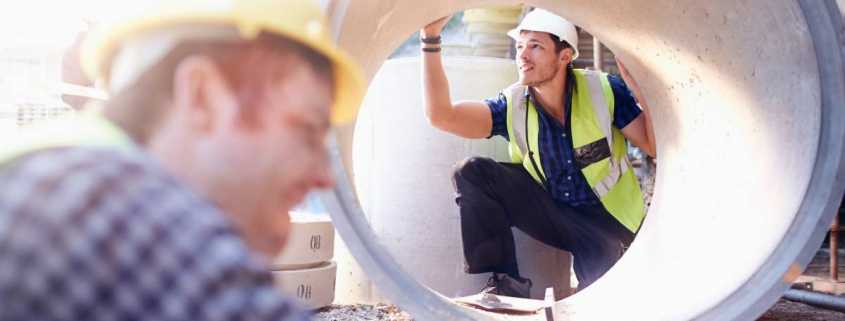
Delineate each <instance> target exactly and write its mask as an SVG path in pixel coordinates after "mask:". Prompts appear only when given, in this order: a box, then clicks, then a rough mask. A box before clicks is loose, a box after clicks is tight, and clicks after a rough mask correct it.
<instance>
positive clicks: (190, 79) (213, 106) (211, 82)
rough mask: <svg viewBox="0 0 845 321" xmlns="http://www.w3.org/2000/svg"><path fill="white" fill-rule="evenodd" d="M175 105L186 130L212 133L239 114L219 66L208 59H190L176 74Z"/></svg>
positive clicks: (174, 77) (185, 61)
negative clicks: (181, 116)
mask: <svg viewBox="0 0 845 321" xmlns="http://www.w3.org/2000/svg"><path fill="white" fill-rule="evenodd" d="M173 104H174V107H175V108H176V109H177V113H180V114H182V115H184V116H186V117H185V119H186V120H187V123H186V124H185V125H186V126H191V127H193V128H195V129H199V130H202V131H213V130H214V129H215V128H217V127H218V126H221V125H222V124H224V123H227V122H229V121H230V120H231V119H232V118H230V117H232V116H235V115H236V114H237V103H236V100H235V97H234V94H233V92H232V90H231V89H230V87H229V85H228V83H227V82H226V80H225V78H224V77H223V74H222V73H221V71H220V69H219V68H218V67H217V64H216V63H215V62H214V61H213V60H211V59H210V58H208V57H205V56H200V55H194V56H189V57H187V58H185V59H183V60H182V61H180V62H179V63H178V65H177V66H176V70H175V72H174V74H173Z"/></svg>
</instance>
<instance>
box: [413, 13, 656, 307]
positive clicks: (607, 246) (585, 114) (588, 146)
mask: <svg viewBox="0 0 845 321" xmlns="http://www.w3.org/2000/svg"><path fill="white" fill-rule="evenodd" d="M447 21H448V18H443V19H440V20H438V21H435V22H433V23H431V24H429V25H427V26H426V27H424V28H423V29H422V30H421V32H420V33H421V36H422V42H423V49H422V50H423V81H424V84H423V87H424V88H423V90H424V100H425V106H426V115H427V116H428V118H429V120H430V122H431V124H432V125H434V126H435V127H437V128H439V129H441V130H444V131H447V132H450V133H453V134H455V135H458V136H461V137H465V138H474V139H478V138H489V137H492V136H502V137H504V138H505V139H507V140H508V141H509V151H510V155H511V162H509V163H499V162H496V161H494V160H492V159H489V158H481V157H474V158H470V159H467V160H465V161H464V162H462V163H461V164H459V166H458V167H457V169H456V171H455V173H454V183H455V189H456V191H457V197H456V202H457V204H458V207H459V208H460V215H461V234H462V239H463V247H464V249H463V250H464V257H465V259H466V271H467V273H473V274H475V273H488V272H492V273H493V275H492V277H491V278H490V281H489V282H488V288H487V289H485V291H487V292H491V293H495V294H502V295H507V296H517V297H528V296H529V294H530V288H531V281H530V280H529V279H527V278H524V277H523V276H522V275H520V273H519V269H518V265H517V262H516V253H515V247H514V240H513V234H512V232H511V227H516V228H519V229H520V230H522V231H524V232H526V233H527V234H528V235H530V236H531V237H533V238H535V239H537V240H540V241H542V242H543V243H546V244H548V245H551V246H554V247H557V248H560V249H563V250H566V251H569V252H571V253H572V255H573V258H574V269H575V274H576V276H577V277H578V281H579V288H580V289H583V288H584V287H586V286H588V285H590V284H591V283H593V282H594V281H595V280H596V279H598V278H599V277H601V276H602V275H603V274H604V273H605V272H606V271H607V270H608V269H610V267H611V266H613V264H614V263H616V261H617V260H618V259H619V258H620V257H621V255H622V253H623V251H624V248H625V247H626V246H627V245H628V244H630V242H631V241H632V240H633V238H634V234H635V233H636V232H637V230H638V229H639V226H640V223H641V222H642V219H643V217H644V216H645V213H644V206H643V199H642V192H641V191H640V188H639V184H638V182H637V178H636V177H635V176H634V173H633V168H632V167H631V165H630V163H629V161H628V158H627V143H626V140H629V141H631V142H632V143H633V144H634V145H636V146H638V147H640V148H642V149H643V150H644V151H645V152H646V153H648V154H649V155H651V156H654V155H655V149H654V146H655V145H654V138H653V134H652V128H651V121H650V119H649V115H648V113H647V112H642V111H641V110H640V107H639V106H638V105H637V101H636V100H635V99H634V97H633V95H632V94H631V91H629V89H628V86H631V88H632V89H633V91H634V92H635V93H637V96H641V95H639V93H638V91H639V89H638V87H637V86H636V84H635V83H634V82H633V81H632V79H631V78H630V77H629V76H628V75H627V71H625V69H624V67H623V66H622V65H621V64H620V69H621V70H622V75H623V77H624V78H625V80H626V82H627V84H628V86H626V83H625V82H622V80H620V79H618V78H616V77H613V76H609V75H607V74H604V73H600V72H594V71H587V70H580V69H573V67H572V61H573V60H574V59H575V58H576V57H577V56H578V50H577V48H578V34H577V31H576V29H575V26H574V25H573V24H572V23H570V22H569V21H566V20H565V19H563V18H561V17H559V16H556V15H554V14H552V13H550V12H548V11H545V10H542V9H536V10H534V11H531V12H530V13H528V14H527V15H526V17H525V18H524V19H523V20H522V22H521V23H520V25H519V26H518V27H517V28H516V29H514V30H511V31H510V32H509V33H508V35H509V36H510V37H511V38H513V39H514V40H515V41H516V63H517V66H518V67H519V82H518V83H516V84H514V85H512V86H511V87H509V88H506V89H504V90H502V91H501V92H500V93H499V94H498V95H497V96H495V97H493V98H490V99H487V100H485V101H459V102H452V101H451V100H450V98H449V83H448V80H447V79H446V75H445V73H444V71H443V66H442V61H441V57H440V53H439V52H440V32H441V30H442V29H443V26H444V25H445V24H446V22H447ZM639 102H640V104H642V105H643V107H645V108H647V106H645V103H644V101H643V100H642V99H640V100H639ZM646 111H647V109H646Z"/></svg>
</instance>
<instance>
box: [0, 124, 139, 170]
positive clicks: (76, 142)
mask: <svg viewBox="0 0 845 321" xmlns="http://www.w3.org/2000/svg"><path fill="white" fill-rule="evenodd" d="M0 146H3V148H2V149H0V169H2V168H3V167H5V166H4V165H8V164H9V163H10V162H12V161H13V160H15V159H17V158H19V157H21V156H24V155H27V154H29V153H32V152H37V151H39V150H45V149H50V148H58V147H74V146H90V147H115V148H127V149H128V148H135V147H134V146H135V145H134V143H133V142H132V140H131V139H130V138H129V136H127V135H126V133H125V132H123V130H121V129H120V128H118V127H117V126H115V125H114V124H113V123H112V122H110V121H109V120H107V119H106V118H105V117H103V116H102V115H100V114H98V113H86V114H82V115H79V116H71V117H69V118H68V119H63V120H55V121H47V122H44V123H42V124H39V125H35V126H34V127H32V128H27V129H24V130H23V131H22V133H21V135H18V136H16V137H6V138H2V139H0Z"/></svg>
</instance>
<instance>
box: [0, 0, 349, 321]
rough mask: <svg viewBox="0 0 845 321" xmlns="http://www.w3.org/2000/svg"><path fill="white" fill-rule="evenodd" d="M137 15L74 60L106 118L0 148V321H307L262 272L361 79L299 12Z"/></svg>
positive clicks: (200, 6) (290, 0)
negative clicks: (98, 95)
mask: <svg viewBox="0 0 845 321" xmlns="http://www.w3.org/2000/svg"><path fill="white" fill-rule="evenodd" d="M141 7H143V8H142V9H141V10H138V11H131V13H132V14H133V16H131V17H124V18H123V19H120V21H117V22H115V24H108V23H106V24H104V25H102V26H103V28H102V29H99V30H92V31H91V33H90V34H89V35H88V39H87V40H86V42H85V44H84V45H83V53H82V56H83V57H82V62H83V66H84V67H85V70H86V73H87V74H88V75H89V76H91V79H98V80H99V81H101V82H102V83H104V84H107V85H108V90H109V92H110V94H111V98H110V99H109V100H108V101H107V102H105V106H104V107H103V110H102V112H96V111H94V110H93V109H90V113H85V114H84V115H78V116H76V117H73V118H71V119H67V120H62V121H58V122H55V123H50V124H46V125H47V126H45V127H43V128H33V129H32V130H31V131H28V132H26V133H24V135H23V138H20V137H16V139H11V138H3V142H2V143H0V146H3V149H2V151H0V258H2V264H0V320H212V319H213V320H306V319H307V318H308V316H307V313H304V312H303V311H302V310H301V309H300V308H298V307H296V306H295V305H294V304H292V303H291V301H290V300H288V299H287V298H285V297H283V296H282V295H281V294H280V293H278V289H277V288H276V287H275V286H274V284H273V277H272V275H271V274H270V272H269V270H268V268H267V266H268V264H267V263H268V262H267V261H268V259H269V258H270V257H272V256H276V255H278V254H279V252H280V250H281V249H282V248H283V246H284V244H285V242H286V239H287V235H288V229H289V225H290V222H289V217H288V210H289V209H290V208H291V207H293V206H294V205H296V204H297V203H299V202H300V201H301V200H302V199H303V197H304V196H305V195H306V193H307V192H308V191H309V190H311V189H314V188H327V187H330V186H332V184H333V178H332V176H331V174H330V171H329V170H330V169H329V166H328V165H329V158H328V155H327V151H326V146H325V142H326V135H327V133H328V132H329V130H330V124H331V123H332V121H334V122H341V121H347V120H350V118H351V116H352V115H354V112H355V111H354V109H355V108H357V105H358V104H359V102H360V97H361V95H362V88H363V86H362V83H363V81H362V79H361V76H360V71H359V70H358V69H357V67H355V66H354V64H352V62H351V60H350V59H349V58H348V56H346V55H345V54H343V53H341V52H340V51H339V50H338V49H337V48H336V47H335V45H334V44H333V41H332V37H331V36H330V35H329V34H328V33H327V31H328V30H330V28H329V27H328V26H327V25H325V24H323V21H324V18H323V17H322V12H321V9H320V7H319V6H318V5H317V4H316V3H312V2H311V1H310V0H287V1H274V0H243V1H240V0H232V1H223V2H220V1H217V2H215V3H214V4H208V3H207V2H206V1H204V0H196V1H187V0H183V1H167V2H163V3H161V7H159V6H151V5H150V4H149V3H144V4H142V5H141ZM136 15H137V16H136Z"/></svg>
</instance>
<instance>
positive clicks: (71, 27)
mask: <svg viewBox="0 0 845 321" xmlns="http://www.w3.org/2000/svg"><path fill="white" fill-rule="evenodd" d="M126 1H127V0H113V1H107V0H70V1H61V0H0V47H5V48H8V47H19V46H27V47H28V46H48V47H53V46H65V45H69V44H70V42H71V41H72V40H73V37H74V36H75V35H76V33H77V32H78V31H80V30H84V29H85V26H86V25H85V23H84V19H92V18H93V19H100V18H102V17H103V16H104V14H105V13H107V12H109V11H113V10H114V9H116V8H117V6H119V5H120V4H121V3H124V4H125V2H126Z"/></svg>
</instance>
